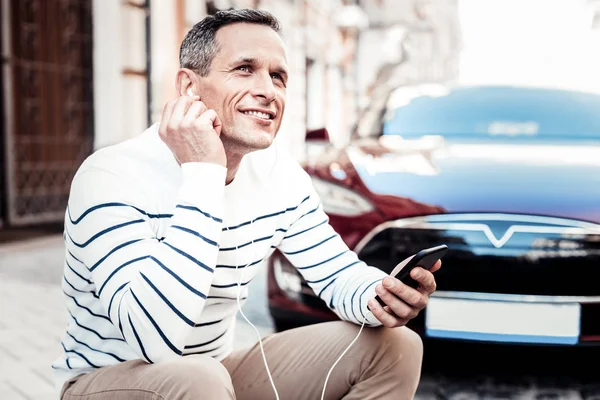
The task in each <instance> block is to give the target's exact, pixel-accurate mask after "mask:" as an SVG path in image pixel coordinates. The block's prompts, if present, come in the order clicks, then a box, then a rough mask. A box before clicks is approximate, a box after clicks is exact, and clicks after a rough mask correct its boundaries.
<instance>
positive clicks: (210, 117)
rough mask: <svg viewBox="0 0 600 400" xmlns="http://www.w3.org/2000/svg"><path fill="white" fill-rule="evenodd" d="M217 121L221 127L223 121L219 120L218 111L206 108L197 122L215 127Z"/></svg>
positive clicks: (200, 124) (199, 124)
mask: <svg viewBox="0 0 600 400" xmlns="http://www.w3.org/2000/svg"><path fill="white" fill-rule="evenodd" d="M215 123H218V124H219V127H220V124H221V121H220V120H219V117H218V116H217V112H216V111H215V110H212V109H208V110H206V111H205V112H204V113H202V115H201V116H199V117H198V118H197V119H196V124H197V125H198V126H210V127H212V128H213V129H215ZM215 130H216V129H215ZM217 133H219V132H217Z"/></svg>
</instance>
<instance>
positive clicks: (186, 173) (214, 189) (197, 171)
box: [179, 162, 227, 204]
mask: <svg viewBox="0 0 600 400" xmlns="http://www.w3.org/2000/svg"><path fill="white" fill-rule="evenodd" d="M181 173H182V176H183V182H182V184H181V187H180V189H179V198H180V199H181V200H183V201H186V202H190V203H193V204H196V203H198V200H199V199H201V198H205V199H206V198H207V197H211V198H213V199H215V200H216V199H218V200H219V203H221V200H222V198H223V195H224V193H225V180H226V178H227V168H225V167H223V166H221V165H217V164H213V163H205V162H188V163H183V164H181ZM207 194H208V196H207Z"/></svg>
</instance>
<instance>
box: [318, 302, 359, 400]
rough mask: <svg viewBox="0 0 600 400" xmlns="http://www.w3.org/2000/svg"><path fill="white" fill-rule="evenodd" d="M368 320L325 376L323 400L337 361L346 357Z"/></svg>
mask: <svg viewBox="0 0 600 400" xmlns="http://www.w3.org/2000/svg"><path fill="white" fill-rule="evenodd" d="M368 313H369V314H371V311H369V312H368ZM366 322H367V319H366V318H365V319H364V320H363V323H362V325H361V326H360V329H359V330H358V334H357V335H356V337H355V338H354V340H353V341H352V342H350V344H349V345H348V347H346V350H344V351H343V352H342V354H341V355H340V356H339V357H338V359H337V360H335V362H334V363H333V365H332V366H331V368H330V369H329V372H328V373H327V377H326V378H325V384H324V385H323V392H322V393H321V400H325V390H327V382H328V381H329V376H330V375H331V373H332V372H333V369H334V368H335V366H336V365H337V363H339V362H340V361H341V359H342V357H344V355H345V354H346V353H347V352H348V350H350V347H352V345H353V344H354V342H356V341H357V340H358V338H359V337H360V334H361V333H362V331H363V328H364V327H365V323H366Z"/></svg>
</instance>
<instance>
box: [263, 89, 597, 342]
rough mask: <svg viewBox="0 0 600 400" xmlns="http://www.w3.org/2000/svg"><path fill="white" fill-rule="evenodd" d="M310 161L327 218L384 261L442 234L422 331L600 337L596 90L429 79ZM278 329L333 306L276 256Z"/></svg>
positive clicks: (273, 309) (419, 321) (542, 338)
mask: <svg viewBox="0 0 600 400" xmlns="http://www.w3.org/2000/svg"><path fill="white" fill-rule="evenodd" d="M307 143H308V145H309V146H311V147H315V146H317V147H318V148H319V150H318V151H317V152H315V151H312V152H311V153H310V157H309V158H308V159H307V161H306V164H305V169H306V171H307V172H308V173H309V174H310V175H311V177H312V178H313V183H314V185H315V188H316V189H317V192H318V193H319V194H320V196H321V200H322V202H323V207H324V210H325V212H326V213H327V214H328V215H329V217H330V223H331V225H332V226H333V227H334V229H336V231H337V232H338V233H339V234H340V235H341V237H342V238H343V240H344V241H345V242H346V244H347V245H348V246H349V247H350V248H351V249H353V250H354V251H355V252H356V253H357V254H358V255H359V258H360V259H362V260H363V261H365V262H366V263H368V264H370V265H373V266H376V267H379V268H381V269H382V270H384V271H386V272H390V271H391V270H392V269H393V268H394V267H395V266H396V264H398V263H399V262H401V261H402V260H404V259H405V258H406V257H409V256H411V255H413V254H415V253H417V252H418V251H419V250H421V249H424V248H428V247H433V246H437V245H440V244H446V245H447V246H448V247H449V250H448V253H447V254H446V256H445V257H444V259H443V267H442V269H441V270H440V271H438V272H437V273H436V279H437V283H438V290H437V291H436V293H435V294H434V296H432V298H431V299H430V302H429V304H428V306H427V308H426V309H425V310H424V312H422V313H421V314H420V315H419V316H418V317H417V318H415V319H414V320H413V321H411V323H410V325H409V326H410V327H411V328H412V329H414V330H415V331H417V332H418V333H420V334H421V335H422V336H423V337H424V338H428V339H429V338H430V339H435V340H459V341H476V342H502V343H510V344H513V343H520V344H532V345H552V346H574V345H578V346H583V345H600V96H599V95H596V94H591V93H582V92H575V91H568V90H558V89H547V88H533V87H511V86H456V85H442V84H422V85H414V86H406V87H400V88H396V89H394V90H392V91H391V92H389V93H386V95H385V96H383V97H382V98H380V99H374V100H373V106H372V107H371V108H370V109H369V110H368V111H367V112H366V113H365V114H364V115H363V116H362V117H361V118H360V120H359V122H358V124H357V126H356V128H355V130H354V132H353V134H352V138H351V140H350V141H349V143H348V144H347V145H346V146H342V147H341V148H340V146H333V145H331V144H328V142H327V132H326V131H325V130H318V131H313V132H309V133H308V134H307ZM268 293H269V310H270V313H271V317H272V318H273V321H274V323H275V326H276V328H277V329H278V330H285V329H288V328H291V327H297V326H301V325H305V324H311V323H317V322H322V321H327V320H333V319H337V318H338V317H337V316H336V315H335V314H334V313H333V312H331V311H330V310H329V309H328V308H327V306H326V305H325V304H324V303H323V302H322V301H321V299H319V298H318V297H316V295H315V293H314V292H312V290H311V289H310V287H309V286H308V285H307V284H306V282H305V281H304V279H303V277H302V275H301V273H300V272H299V271H298V270H296V269H295V268H294V267H293V266H292V265H291V264H290V263H289V261H288V260H287V259H286V258H285V257H284V256H283V255H282V254H280V253H275V254H273V256H272V257H271V258H270V260H269V280H268Z"/></svg>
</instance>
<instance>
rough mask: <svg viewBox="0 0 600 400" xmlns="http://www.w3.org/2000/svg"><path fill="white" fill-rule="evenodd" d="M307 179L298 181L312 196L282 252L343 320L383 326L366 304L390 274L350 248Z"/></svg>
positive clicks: (280, 247)
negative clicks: (302, 183) (334, 226)
mask: <svg viewBox="0 0 600 400" xmlns="http://www.w3.org/2000/svg"><path fill="white" fill-rule="evenodd" d="M305 178H306V179H303V180H298V181H299V182H305V187H306V188H307V192H308V193H309V194H308V195H307V196H306V197H305V199H304V201H303V202H302V203H301V204H300V205H299V206H298V208H297V210H296V212H297V214H296V218H295V220H294V222H293V223H292V224H291V226H290V228H289V229H288V231H287V233H286V236H285V237H284V239H283V240H282V242H281V244H280V246H279V250H280V251H281V252H282V253H283V254H284V255H285V256H286V257H287V258H288V260H289V261H290V262H291V263H292V264H293V265H294V266H295V267H296V269H297V270H298V271H299V272H300V274H301V275H302V276H303V277H304V279H305V280H306V282H307V283H308V284H309V285H310V287H311V288H312V289H313V290H314V292H315V293H316V294H317V295H318V296H319V297H320V298H321V299H323V300H324V301H325V302H326V303H327V305H328V306H329V308H330V309H331V310H332V311H334V312H335V313H336V314H337V315H338V316H339V317H340V318H342V319H344V320H347V321H351V322H354V323H359V324H362V323H363V322H365V323H366V324H367V325H371V326H377V325H381V323H380V322H379V320H377V319H376V318H375V317H374V316H373V314H371V313H370V312H369V311H368V309H367V303H368V301H369V300H370V299H371V298H373V297H375V296H376V293H375V286H376V285H377V283H379V282H380V281H381V280H382V279H383V278H384V277H386V276H387V274H386V273H385V272H383V271H381V270H380V269H378V268H375V267H371V266H368V265H366V264H365V263H364V262H363V261H361V260H359V258H358V256H357V255H356V253H354V252H353V251H352V250H350V249H349V248H348V246H347V245H346V244H345V243H344V241H343V240H342V238H341V237H340V236H339V234H337V233H336V232H335V231H334V229H333V228H332V227H331V225H330V224H329V218H328V216H327V214H325V212H324V211H323V207H322V205H321V202H320V199H319V196H318V194H317V193H316V191H315V190H314V188H313V186H312V183H311V181H310V178H308V175H305Z"/></svg>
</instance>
